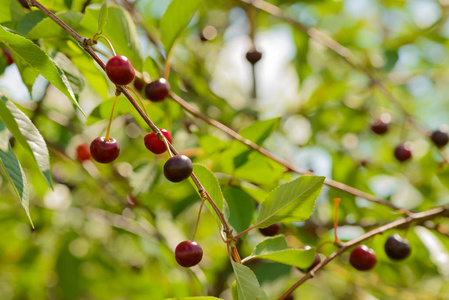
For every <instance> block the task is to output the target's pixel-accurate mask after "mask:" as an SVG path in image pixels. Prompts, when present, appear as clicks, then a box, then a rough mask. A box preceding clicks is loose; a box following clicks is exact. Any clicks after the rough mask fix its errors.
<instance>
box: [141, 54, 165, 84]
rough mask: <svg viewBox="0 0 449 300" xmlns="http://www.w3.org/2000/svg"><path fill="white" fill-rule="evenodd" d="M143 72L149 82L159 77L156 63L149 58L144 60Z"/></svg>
mask: <svg viewBox="0 0 449 300" xmlns="http://www.w3.org/2000/svg"><path fill="white" fill-rule="evenodd" d="M143 70H144V71H145V72H147V73H148V74H149V75H150V78H151V80H155V79H157V78H159V77H161V76H160V74H161V72H160V69H159V66H158V64H157V62H156V61H155V60H154V59H153V58H152V57H150V56H148V57H147V58H146V59H145V62H144V64H143Z"/></svg>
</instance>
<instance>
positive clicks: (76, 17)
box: [26, 10, 83, 40]
mask: <svg viewBox="0 0 449 300" xmlns="http://www.w3.org/2000/svg"><path fill="white" fill-rule="evenodd" d="M56 16H57V17H58V18H60V19H61V20H62V21H63V22H64V23H66V24H67V25H68V26H70V27H71V28H72V29H73V30H75V31H77V30H78V29H79V27H80V25H79V24H80V22H81V20H82V19H83V14H81V13H79V12H75V11H71V10H70V11H62V12H58V13H56ZM68 36H69V33H68V32H66V31H65V30H64V29H63V28H62V27H61V26H59V25H58V24H56V23H55V22H54V21H53V20H52V19H50V18H45V19H43V20H42V21H40V22H39V23H37V24H36V26H34V27H33V29H31V30H30V31H29V32H28V34H27V36H26V37H27V38H29V39H30V40H37V39H49V38H65V37H68Z"/></svg>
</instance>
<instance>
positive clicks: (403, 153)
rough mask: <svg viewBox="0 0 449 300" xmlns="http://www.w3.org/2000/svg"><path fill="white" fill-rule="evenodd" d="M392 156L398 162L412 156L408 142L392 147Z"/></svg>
mask: <svg viewBox="0 0 449 300" xmlns="http://www.w3.org/2000/svg"><path fill="white" fill-rule="evenodd" d="M394 157H396V159H397V160H399V161H400V162H404V161H406V160H409V159H410V158H412V147H411V144H410V143H405V144H402V145H399V146H397V147H396V148H395V149H394Z"/></svg>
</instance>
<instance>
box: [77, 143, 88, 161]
mask: <svg viewBox="0 0 449 300" xmlns="http://www.w3.org/2000/svg"><path fill="white" fill-rule="evenodd" d="M90 158H91V156H90V150H89V145H88V144H86V143H84V144H81V145H78V147H76V159H77V160H78V161H80V162H84V161H86V160H90Z"/></svg>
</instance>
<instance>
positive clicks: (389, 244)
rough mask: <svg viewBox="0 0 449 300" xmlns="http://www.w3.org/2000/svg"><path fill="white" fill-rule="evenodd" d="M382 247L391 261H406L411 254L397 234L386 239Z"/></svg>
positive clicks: (410, 250) (406, 243)
mask: <svg viewBox="0 0 449 300" xmlns="http://www.w3.org/2000/svg"><path fill="white" fill-rule="evenodd" d="M384 247H385V253H387V255H388V257H389V258H391V259H393V260H403V259H406V258H407V257H408V256H409V255H410V253H411V252H412V249H411V248H410V245H409V243H408V242H407V240H406V239H404V238H402V237H401V236H400V235H399V234H397V233H395V234H393V235H391V236H389V237H388V239H387V241H386V242H385V246H384Z"/></svg>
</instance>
